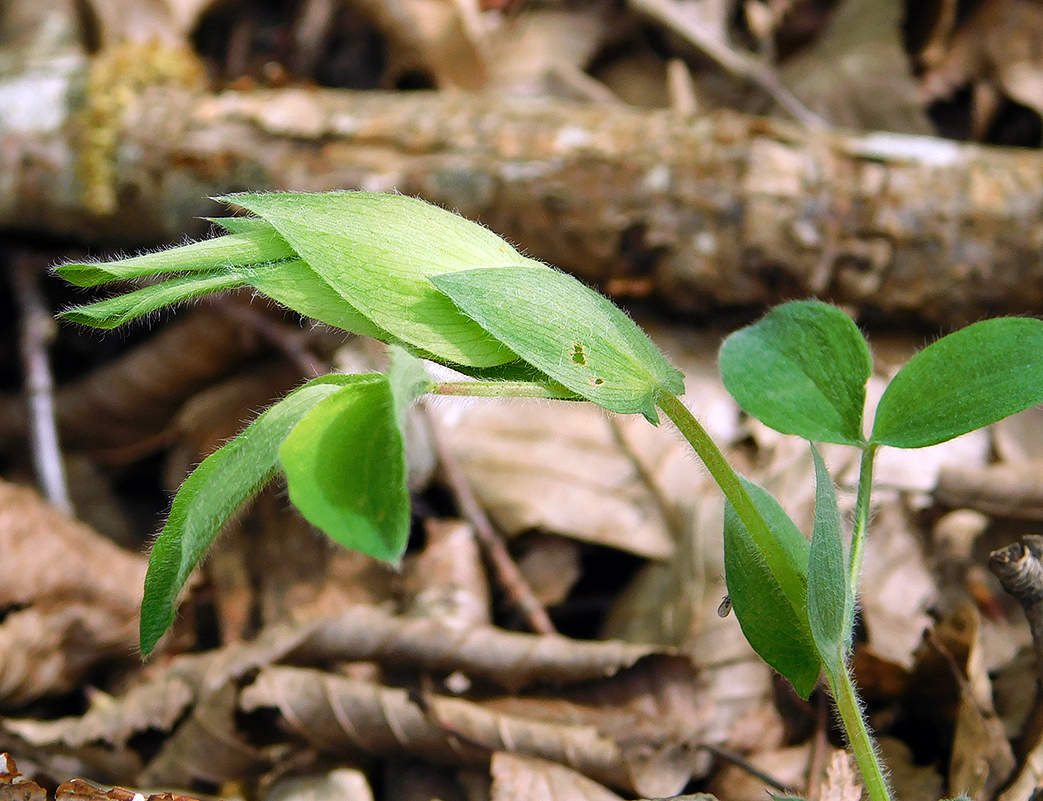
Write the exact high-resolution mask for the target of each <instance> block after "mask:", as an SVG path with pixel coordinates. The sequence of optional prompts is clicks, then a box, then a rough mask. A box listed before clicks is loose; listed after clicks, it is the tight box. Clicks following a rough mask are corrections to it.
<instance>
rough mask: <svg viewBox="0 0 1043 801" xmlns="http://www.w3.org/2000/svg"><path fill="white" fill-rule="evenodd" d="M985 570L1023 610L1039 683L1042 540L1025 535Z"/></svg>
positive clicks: (997, 553) (1042, 629)
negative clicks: (1027, 624)
mask: <svg viewBox="0 0 1043 801" xmlns="http://www.w3.org/2000/svg"><path fill="white" fill-rule="evenodd" d="M989 570H991V571H992V572H993V573H994V574H995V575H996V578H998V579H999V580H1000V584H1002V585H1003V589H1005V590H1006V591H1007V592H1008V593H1010V594H1011V595H1013V596H1014V598H1016V599H1017V601H1018V603H1020V604H1021V606H1022V608H1023V609H1024V610H1025V617H1026V618H1028V622H1029V630H1030V631H1031V632H1032V644H1033V646H1034V647H1035V649H1036V674H1037V677H1038V678H1039V679H1041V680H1043V536H1040V535H1038V534H1028V535H1026V536H1024V537H1022V538H1021V542H1015V543H1014V544H1012V545H1008V546H1007V547H1006V548H1000V549H999V550H998V551H993V552H992V553H991V554H990V555H989Z"/></svg>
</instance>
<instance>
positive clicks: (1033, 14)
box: [921, 0, 1043, 139]
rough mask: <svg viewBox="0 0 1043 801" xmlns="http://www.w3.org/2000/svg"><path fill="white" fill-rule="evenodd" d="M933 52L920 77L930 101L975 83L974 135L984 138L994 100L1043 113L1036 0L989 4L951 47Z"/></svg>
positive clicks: (1041, 14) (1042, 38)
mask: <svg viewBox="0 0 1043 801" xmlns="http://www.w3.org/2000/svg"><path fill="white" fill-rule="evenodd" d="M942 50H943V48H938V50H937V51H936V53H932V54H931V56H932V58H936V59H938V60H937V62H936V63H929V64H928V65H927V66H928V69H927V70H926V71H925V72H924V75H923V77H922V88H921V93H922V95H923V97H924V98H925V99H926V100H928V101H929V100H935V99H939V98H944V97H948V96H949V95H951V94H952V92H953V91H954V90H955V89H957V88H958V87H960V86H963V85H966V84H967V83H971V84H972V85H973V86H974V87H975V88H976V89H981V90H983V91H981V93H980V94H979V92H977V91H976V92H975V101H976V105H977V104H980V103H981V102H982V101H984V102H985V108H980V107H979V108H975V109H974V111H973V112H972V114H973V119H974V126H973V135H974V136H975V138H979V139H980V138H981V137H982V136H984V134H985V133H986V131H987V129H988V127H989V125H990V124H991V122H992V120H993V114H994V113H995V111H996V109H997V108H998V103H996V102H995V95H996V94H997V93H998V92H1002V93H1003V94H1004V95H1006V96H1007V97H1009V98H1010V99H1012V100H1014V101H1016V102H1018V103H1020V104H1022V105H1024V106H1027V107H1028V108H1030V109H1032V110H1034V111H1036V112H1037V113H1039V114H1043V6H1041V5H1040V4H1039V3H1038V2H1035V1H1034V0H985V2H982V3H979V4H978V5H977V6H976V8H975V13H974V14H973V15H972V16H971V18H970V19H968V20H967V22H966V23H964V24H963V25H962V26H961V27H960V28H959V30H957V31H956V33H955V34H954V35H953V36H952V39H951V41H950V42H949V44H948V47H947V48H945V49H944V54H942Z"/></svg>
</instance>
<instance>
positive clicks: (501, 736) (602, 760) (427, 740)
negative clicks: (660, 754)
mask: <svg viewBox="0 0 1043 801" xmlns="http://www.w3.org/2000/svg"><path fill="white" fill-rule="evenodd" d="M241 704H242V707H243V709H244V711H247V712H250V711H255V710H257V709H260V708H275V709H278V710H279V712H280V713H281V715H282V718H283V721H284V725H285V726H286V727H288V728H289V729H290V731H292V732H293V733H294V734H296V735H298V736H300V737H302V738H304V739H305V740H306V741H308V742H310V743H311V744H312V745H314V746H316V747H318V748H321V749H324V750H332V751H334V752H337V753H340V752H345V751H347V752H349V753H353V752H359V751H361V752H362V753H371V754H378V755H379V754H388V753H392V754H393V753H403V752H408V753H411V754H414V755H417V756H421V757H423V758H426V759H430V760H432V761H435V762H440V763H446V762H448V763H450V764H461V763H463V764H484V763H485V762H486V761H487V760H488V759H489V755H490V754H492V753H495V752H497V751H503V750H510V751H512V752H513V753H518V754H522V755H525V756H532V757H537V758H540V759H546V760H549V761H552V762H557V763H560V764H564V765H567V766H569V767H571V768H573V769H574V770H577V771H579V772H580V773H583V774H584V775H586V776H588V777H590V778H592V779H594V780H595V781H599V782H601V783H604V784H607V785H609V786H612V787H617V788H621V789H625V790H628V791H630V792H637V793H642V794H647V795H669V794H671V793H673V792H676V791H677V790H678V789H680V787H683V786H684V782H683V781H682V783H681V785H680V786H677V785H676V784H675V782H674V780H673V778H672V777H671V778H670V779H667V780H666V781H665V782H664V779H663V778H662V777H660V776H656V775H654V774H652V775H633V774H632V773H631V772H630V771H629V770H628V769H627V767H626V758H625V753H624V751H623V749H622V748H621V744H619V743H617V742H615V741H614V740H612V739H611V738H610V737H606V736H604V735H602V734H600V733H599V732H598V730H597V729H596V728H595V727H593V726H587V725H568V724H555V723H547V722H543V721H539V720H533V719H529V718H523V717H520V716H513V715H504V714H499V713H497V712H495V711H492V710H490V709H487V708H484V707H482V706H479V705H478V704H475V703H472V702H469V701H464V700H461V699H456V698H445V697H439V696H429V697H426V698H423V699H421V698H419V697H414V696H411V695H410V694H409V693H408V692H407V691H405V690H402V689H398V688H389V687H383V686H380V685H377V684H373V683H371V682H364V681H357V680H354V679H349V678H344V677H341V676H336V675H332V674H329V673H323V672H321V671H317V670H309V669H302V668H289V667H272V668H266V669H264V670H262V671H261V672H260V674H259V675H258V677H257V679H256V680H255V682H254V683H253V684H251V685H250V686H249V687H247V688H246V689H245V690H243V693H242V698H241ZM638 739H639V738H638ZM648 745H650V744H648V743H642V742H628V743H626V747H627V749H628V750H633V749H637V748H640V747H641V746H645V747H647V746H648ZM671 786H672V787H674V788H675V789H667V790H666V791H665V792H663V788H664V787H667V788H669V787H671Z"/></svg>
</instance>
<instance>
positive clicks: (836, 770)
mask: <svg viewBox="0 0 1043 801" xmlns="http://www.w3.org/2000/svg"><path fill="white" fill-rule="evenodd" d="M861 798H862V779H861V777H860V775H859V773H858V769H857V768H856V767H855V762H854V759H852V757H851V755H850V754H849V753H848V752H847V751H839V750H837V751H833V753H832V755H831V756H830V758H829V766H828V767H827V768H826V780H825V782H823V784H822V790H821V792H820V793H819V796H818V799H819V801H859V799H861Z"/></svg>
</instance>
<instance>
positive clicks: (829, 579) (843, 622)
mask: <svg viewBox="0 0 1043 801" xmlns="http://www.w3.org/2000/svg"><path fill="white" fill-rule="evenodd" d="M811 455H812V458H813V459H814V461H815V488H816V489H815V530H814V533H813V535H812V537H811V555H810V558H809V560H808V619H809V621H810V623H811V634H812V636H813V637H814V639H815V645H816V647H817V648H818V652H819V655H821V657H822V661H823V663H824V664H825V666H826V670H827V671H829V672H830V673H831V674H832V673H839V671H841V670H844V664H845V657H846V654H847V648H848V644H849V639H850V636H851V627H852V624H853V623H854V620H853V613H854V604H853V603H852V602H851V599H850V598H848V582H847V569H846V567H845V565H846V563H847V559H846V557H845V547H844V538H843V534H842V533H841V524H840V509H839V507H838V506H837V495H836V491H835V490H834V488H833V479H832V478H830V475H829V471H828V470H827V469H826V463H825V462H824V461H823V460H822V455H821V454H820V453H819V452H818V449H817V448H816V447H815V446H814V445H812V446H811Z"/></svg>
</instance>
